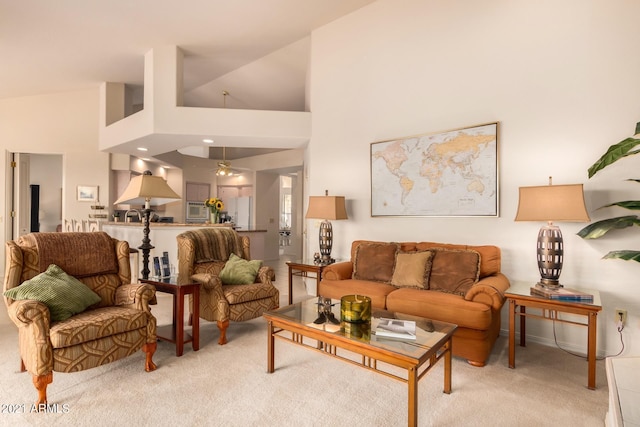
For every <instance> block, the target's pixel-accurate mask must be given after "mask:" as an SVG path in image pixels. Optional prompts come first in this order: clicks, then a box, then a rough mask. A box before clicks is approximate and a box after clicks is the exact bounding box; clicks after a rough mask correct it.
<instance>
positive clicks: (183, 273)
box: [176, 227, 279, 345]
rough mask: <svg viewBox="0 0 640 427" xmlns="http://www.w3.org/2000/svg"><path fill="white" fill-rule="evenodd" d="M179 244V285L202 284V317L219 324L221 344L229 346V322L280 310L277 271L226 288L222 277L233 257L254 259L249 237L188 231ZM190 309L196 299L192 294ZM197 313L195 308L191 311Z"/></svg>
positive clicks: (216, 231)
mask: <svg viewBox="0 0 640 427" xmlns="http://www.w3.org/2000/svg"><path fill="white" fill-rule="evenodd" d="M176 239H177V241H178V283H179V284H183V283H193V282H194V281H195V282H198V283H201V287H200V317H201V318H203V319H205V320H208V321H215V322H217V324H218V329H220V338H219V339H218V344H220V345H223V344H226V343H227V334H226V331H227V328H228V327H229V321H230V320H233V321H234V322H242V321H245V320H249V319H254V318H256V317H260V316H262V313H264V312H265V311H267V310H272V309H274V308H277V307H278V304H279V302H278V301H279V292H278V289H277V288H276V287H275V286H273V283H272V280H274V279H275V272H274V271H273V269H272V268H271V267H267V266H262V267H260V269H259V271H258V274H257V276H256V279H255V283H253V284H244V285H225V284H223V283H222V280H220V277H219V274H220V272H221V271H222V269H223V268H224V266H225V264H226V262H227V260H228V259H229V257H230V256H231V254H236V255H237V256H239V257H240V258H243V259H245V260H250V259H251V258H250V250H249V237H247V236H240V235H238V233H236V232H235V231H234V230H233V229H231V228H229V227H210V228H202V229H198V230H193V231H186V232H184V233H182V234H179V235H178V236H177V237H176ZM189 302H190V307H193V299H192V297H191V295H189ZM191 312H192V313H193V309H192V308H191Z"/></svg>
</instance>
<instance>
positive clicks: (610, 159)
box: [588, 138, 640, 178]
mask: <svg viewBox="0 0 640 427" xmlns="http://www.w3.org/2000/svg"><path fill="white" fill-rule="evenodd" d="M638 144H640V139H635V138H627V139H624V140H622V141H620V142H618V143H617V144H614V145H612V146H611V147H609V149H608V150H607V152H606V153H604V154H603V155H602V157H600V159H598V161H597V162H595V163H594V164H593V165H591V167H590V168H589V170H588V172H589V178H591V177H592V176H593V175H595V174H596V172H598V171H599V170H601V169H604V168H605V167H607V166H609V165H610V164H612V163H614V162H616V161H617V160H620V159H621V158H623V157H626V156H631V155H633V154H637V153H638V152H639V151H637V150H636V151H630V150H631V149H632V148H634V147H635V146H636V145H638Z"/></svg>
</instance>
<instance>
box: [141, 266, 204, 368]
mask: <svg viewBox="0 0 640 427" xmlns="http://www.w3.org/2000/svg"><path fill="white" fill-rule="evenodd" d="M176 279H177V278H176V277H165V278H160V279H157V280H150V279H149V280H145V279H140V281H141V282H142V283H148V284H150V285H153V286H155V288H156V291H157V292H165V293H167V294H171V295H173V323H172V324H171V325H167V326H162V327H158V329H157V332H156V335H157V337H158V339H161V340H163V341H168V342H170V343H175V345H176V356H178V357H180V356H182V353H183V351H184V344H185V343H189V342H190V343H191V346H192V348H193V351H198V350H199V349H200V284H199V283H187V284H184V285H178V284H177V283H176ZM189 294H192V295H193V316H192V318H193V321H192V325H191V335H189V334H188V333H186V332H185V330H184V297H185V296H186V295H189Z"/></svg>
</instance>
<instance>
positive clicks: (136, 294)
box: [4, 232, 156, 404]
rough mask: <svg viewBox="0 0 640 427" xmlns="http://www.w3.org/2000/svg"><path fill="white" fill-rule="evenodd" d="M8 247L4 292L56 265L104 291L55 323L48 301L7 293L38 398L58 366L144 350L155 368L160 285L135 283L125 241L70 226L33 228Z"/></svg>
mask: <svg viewBox="0 0 640 427" xmlns="http://www.w3.org/2000/svg"><path fill="white" fill-rule="evenodd" d="M6 245H7V252H6V266H5V280H4V290H5V291H7V290H9V289H13V288H16V287H18V286H21V285H22V284H23V283H24V282H25V281H27V280H29V279H32V278H34V277H35V276H37V275H39V274H40V273H42V272H43V271H45V270H47V271H48V270H50V269H48V266H50V265H51V264H55V265H57V266H59V267H60V268H61V269H62V270H63V271H64V272H66V273H67V274H68V275H69V276H72V277H75V278H76V279H78V280H80V281H81V282H82V283H84V284H85V285H86V286H87V287H89V288H90V289H91V290H92V291H93V292H95V293H96V294H98V296H99V297H100V298H98V297H96V296H95V295H93V294H92V295H93V298H94V299H95V300H99V302H98V303H96V304H94V305H92V306H90V307H89V308H88V309H87V310H85V311H82V312H80V313H78V314H75V315H72V316H71V317H69V318H68V319H66V320H59V321H52V317H51V316H52V312H51V311H50V310H49V308H48V307H49V306H48V305H45V304H43V303H42V302H39V301H35V300H33V299H20V300H13V299H11V298H8V297H6V296H5V298H4V299H5V303H6V305H7V308H8V313H9V317H10V318H11V320H12V321H13V322H14V323H15V324H16V325H17V327H18V337H19V350H20V357H21V361H22V366H21V370H22V371H24V370H27V371H28V372H29V373H31V375H32V376H33V383H34V385H35V387H36V389H37V391H38V401H37V403H38V404H42V403H46V402H47V385H48V384H50V383H51V382H52V381H53V371H57V372H75V371H81V370H84V369H89V368H93V367H97V366H100V365H104V364H106V363H110V362H113V361H115V360H118V359H121V358H124V357H127V356H129V355H131V354H133V353H135V352H136V351H137V350H139V349H142V350H143V351H144V352H145V353H146V358H145V370H146V371H147V372H150V371H153V370H155V368H156V366H155V364H154V363H153V360H152V358H153V354H154V352H155V350H156V319H155V317H153V315H152V314H151V311H150V309H149V300H150V299H151V298H152V297H154V295H155V289H154V288H153V287H152V286H150V285H141V284H130V277H131V271H130V266H129V244H128V243H127V242H124V241H118V240H115V239H113V238H111V237H110V236H109V235H108V234H106V233H104V232H90V233H76V232H69V233H31V234H27V235H25V236H22V237H20V238H19V239H18V240H17V241H9V242H7V243H6ZM40 277H42V276H40ZM33 282H36V280H32V281H30V285H31V284H32V283H33ZM76 283H77V282H76ZM78 285H79V284H77V285H76V286H78ZM38 286H39V285H38ZM25 289H26V288H25ZM14 292H15V291H14ZM84 292H89V291H87V290H86V289H85V290H84ZM89 293H91V292H89ZM14 296H15V295H14Z"/></svg>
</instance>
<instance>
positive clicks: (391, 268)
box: [318, 240, 509, 366]
mask: <svg viewBox="0 0 640 427" xmlns="http://www.w3.org/2000/svg"><path fill="white" fill-rule="evenodd" d="M500 268H501V253H500V248H498V247H496V246H490V245H487V246H469V245H456V244H446V243H434V242H419V243H417V242H402V243H389V242H374V241H367V240H356V241H354V242H353V243H352V246H351V259H350V260H349V261H346V262H339V263H335V264H331V265H329V266H327V267H325V268H324V270H323V272H322V280H321V281H320V283H319V284H318V295H319V296H323V297H329V298H334V299H339V298H341V297H342V296H344V295H350V294H360V295H366V296H368V297H370V298H371V300H372V301H371V304H372V306H373V307H374V308H378V309H385V310H388V311H392V312H398V313H405V314H409V315H414V316H420V317H426V318H429V319H433V320H439V321H445V322H449V323H455V324H456V325H458V329H457V330H456V332H455V334H454V337H453V354H454V355H455V356H459V357H462V358H465V359H467V360H468V362H469V363H470V364H471V365H474V366H484V365H485V363H486V361H487V358H488V357H489V354H490V353H491V349H492V347H493V344H494V342H495V340H496V339H497V337H498V335H499V333H500V310H501V308H502V306H503V305H504V302H505V297H504V292H505V291H506V290H507V289H508V288H509V280H508V279H507V277H506V276H505V275H504V274H502V273H501V272H500Z"/></svg>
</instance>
